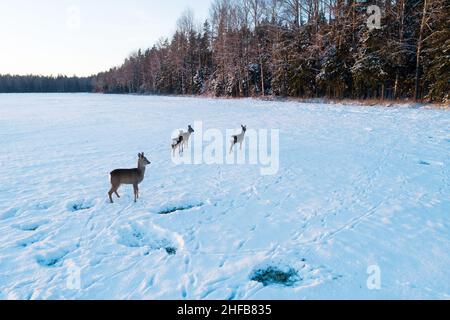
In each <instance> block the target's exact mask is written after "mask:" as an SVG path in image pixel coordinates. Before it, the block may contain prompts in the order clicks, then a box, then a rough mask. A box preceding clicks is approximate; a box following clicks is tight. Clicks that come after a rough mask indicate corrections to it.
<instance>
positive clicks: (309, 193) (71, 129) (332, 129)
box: [0, 94, 450, 299]
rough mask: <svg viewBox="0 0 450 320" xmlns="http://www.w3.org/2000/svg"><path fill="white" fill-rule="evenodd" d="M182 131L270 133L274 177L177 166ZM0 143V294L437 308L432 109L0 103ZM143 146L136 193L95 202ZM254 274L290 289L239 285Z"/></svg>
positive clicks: (441, 173) (446, 225) (102, 100)
mask: <svg viewBox="0 0 450 320" xmlns="http://www.w3.org/2000/svg"><path fill="white" fill-rule="evenodd" d="M196 120H202V121H203V124H204V127H206V128H218V129H221V130H222V129H223V130H225V129H231V128H237V129H238V128H239V125H240V124H241V123H244V124H247V126H248V128H278V129H280V158H281V159H280V169H279V172H278V174H276V175H273V176H262V175H260V170H259V169H260V168H259V167H258V166H252V165H240V166H239V165H206V164H203V165H178V166H176V165H175V164H173V163H172V161H171V152H170V135H171V133H172V131H173V130H174V129H175V128H185V127H187V125H188V124H192V123H193V122H194V121H196ZM0 150H1V151H0V299H111V298H112V299H327V298H331V299H338V298H339V299H342V298H343V299H346V298H356V299H377V298H386V299H417V298H425V299H434V298H437V299H449V298H450V268H449V266H450V171H449V164H450V163H449V151H450V112H448V111H442V110H424V109H420V108H405V107H395V108H382V107H362V106H344V105H325V104H314V103H311V104H301V103H296V102H264V101H258V100H251V99H245V100H223V99H217V100H215V99H197V98H180V97H148V96H119V95H117V96H116V95H110V96H108V95H94V94H61V95H59V94H42V95H35V94H28V95H18V94H17V95H16V94H14V95H0ZM141 151H144V152H145V153H146V155H147V157H148V158H149V159H150V161H152V164H151V165H150V166H149V168H148V170H147V173H146V178H145V180H144V182H143V183H142V184H141V199H140V200H139V201H138V203H136V204H135V203H133V201H132V199H133V191H132V188H130V187H122V189H121V190H120V193H121V195H122V198H121V199H118V200H116V203H115V204H109V203H108V201H107V194H106V193H107V191H108V189H109V180H108V173H109V172H110V171H111V170H112V169H115V168H120V167H134V166H135V165H136V160H137V153H138V152H141ZM176 209H178V210H177V211H174V212H170V211H173V210H176ZM161 212H162V213H165V214H160V213H161ZM373 265H375V266H378V268H379V270H380V272H381V273H380V277H381V278H380V280H381V283H380V284H381V288H380V289H379V290H370V289H369V287H368V286H367V281H368V278H369V277H370V274H368V273H367V271H368V268H369V267H371V266H373ZM267 268H269V269H270V268H272V269H273V268H278V269H280V270H295V272H296V277H295V279H294V280H295V281H287V282H286V283H285V284H284V285H283V284H276V283H275V284H270V283H269V284H268V285H266V286H264V284H263V283H261V282H257V281H253V280H251V279H252V278H254V277H252V274H253V275H254V274H255V272H260V271H261V270H266V269H267ZM74 270H75V271H74ZM77 270H78V271H77ZM77 272H78V273H77ZM74 274H75V275H77V274H79V275H80V277H79V280H80V282H79V286H77V285H75V287H74V286H73V285H71V284H73V275H74ZM266 284H267V283H266Z"/></svg>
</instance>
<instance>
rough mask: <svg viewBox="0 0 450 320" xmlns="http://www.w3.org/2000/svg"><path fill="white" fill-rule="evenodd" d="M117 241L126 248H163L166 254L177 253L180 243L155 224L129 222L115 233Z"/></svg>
mask: <svg viewBox="0 0 450 320" xmlns="http://www.w3.org/2000/svg"><path fill="white" fill-rule="evenodd" d="M117 243H119V244H121V245H123V246H125V247H128V248H144V247H147V248H149V249H150V250H164V251H165V252H166V253H167V254H168V255H175V254H176V253H177V250H178V247H179V246H180V243H179V242H178V239H177V238H176V237H172V236H171V235H170V234H169V232H168V231H165V230H163V229H161V228H159V227H156V226H144V225H142V224H139V223H130V224H128V226H125V227H123V228H121V229H120V230H119V231H118V233H117Z"/></svg>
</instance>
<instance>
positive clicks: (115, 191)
mask: <svg viewBox="0 0 450 320" xmlns="http://www.w3.org/2000/svg"><path fill="white" fill-rule="evenodd" d="M117 190H119V187H117V188H116V189H115V190H114V193H115V194H116V196H117V198H120V196H119V194H118V193H117Z"/></svg>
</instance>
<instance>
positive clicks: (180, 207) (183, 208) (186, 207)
mask: <svg viewBox="0 0 450 320" xmlns="http://www.w3.org/2000/svg"><path fill="white" fill-rule="evenodd" d="M203 205H204V204H203V203H202V202H200V203H196V204H185V205H173V206H166V207H165V208H162V209H161V210H159V211H158V214H161V215H166V214H171V213H175V212H178V211H186V210H191V209H194V208H200V207H202V206H203Z"/></svg>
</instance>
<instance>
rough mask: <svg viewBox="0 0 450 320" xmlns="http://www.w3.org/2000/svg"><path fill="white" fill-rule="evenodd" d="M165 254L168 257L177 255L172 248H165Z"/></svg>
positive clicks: (175, 249)
mask: <svg viewBox="0 0 450 320" xmlns="http://www.w3.org/2000/svg"><path fill="white" fill-rule="evenodd" d="M166 252H167V254H168V255H169V256H173V255H176V254H177V248H174V247H166Z"/></svg>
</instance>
